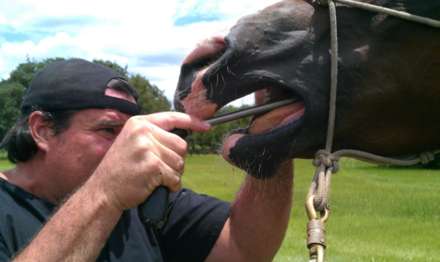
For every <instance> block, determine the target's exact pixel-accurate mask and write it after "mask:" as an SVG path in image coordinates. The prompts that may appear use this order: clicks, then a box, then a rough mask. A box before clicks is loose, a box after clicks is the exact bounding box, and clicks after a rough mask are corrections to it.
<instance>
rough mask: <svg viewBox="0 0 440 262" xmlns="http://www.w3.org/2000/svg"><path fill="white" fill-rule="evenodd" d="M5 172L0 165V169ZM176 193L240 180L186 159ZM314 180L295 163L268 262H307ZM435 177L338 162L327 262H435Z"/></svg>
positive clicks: (439, 252)
mask: <svg viewBox="0 0 440 262" xmlns="http://www.w3.org/2000/svg"><path fill="white" fill-rule="evenodd" d="M7 167H8V164H5V162H1V161H0V169H5V168H7ZM185 168H186V171H185V175H184V180H183V181H184V182H183V183H184V186H186V187H190V188H192V189H193V190H195V191H197V192H200V193H207V194H210V195H214V196H216V197H219V198H221V199H224V200H231V199H233V197H234V195H235V193H236V192H237V191H238V189H239V187H240V183H241V181H242V180H243V173H242V172H241V171H240V170H238V169H236V168H233V167H231V166H230V165H228V164H227V163H226V162H225V161H224V160H222V159H221V158H220V157H218V156H214V155H204V156H189V157H188V159H187V163H186V167H185ZM313 172H314V168H313V166H312V165H311V164H310V161H309V160H296V161H295V193H294V198H295V200H294V208H293V211H292V216H291V220H290V225H289V229H288V232H287V233H286V237H285V240H284V243H283V245H282V247H281V249H280V251H279V252H278V254H277V256H276V258H275V261H277V262H285V261H308V259H307V250H306V248H305V234H306V233H305V227H306V223H307V218H306V215H305V212H304V207H303V206H304V205H303V203H304V197H305V195H306V194H307V190H308V187H309V184H310V181H311V178H312V175H313ZM439 188H440V170H427V169H418V168H406V169H403V168H391V167H379V166H375V165H371V164H366V163H363V162H359V161H354V160H344V161H342V162H341V170H340V172H339V173H337V174H335V175H334V177H333V181H332V190H331V215H330V219H329V221H328V223H327V225H326V229H327V244H328V248H327V260H328V261H338V262H339V261H371V262H373V261H374V262H378V261H379V262H381V261H420V262H422V261H423V262H426V261H440V190H439Z"/></svg>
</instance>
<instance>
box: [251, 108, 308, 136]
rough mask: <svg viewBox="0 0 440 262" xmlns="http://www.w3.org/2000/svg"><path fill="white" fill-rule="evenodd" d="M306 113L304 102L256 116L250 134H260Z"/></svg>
mask: <svg viewBox="0 0 440 262" xmlns="http://www.w3.org/2000/svg"><path fill="white" fill-rule="evenodd" d="M303 114H304V104H303V103H302V102H298V103H294V104H290V105H287V106H283V107H281V108H278V109H275V110H272V111H270V112H269V113H266V114H264V115H262V116H259V117H257V118H255V119H254V120H253V121H252V123H251V124H250V126H249V128H248V132H249V133H250V134H260V133H263V132H266V131H270V130H272V129H275V128H278V127H281V126H283V125H285V124H288V123H290V122H292V121H295V120H297V119H298V118H300V117H301V116H302V115H303Z"/></svg>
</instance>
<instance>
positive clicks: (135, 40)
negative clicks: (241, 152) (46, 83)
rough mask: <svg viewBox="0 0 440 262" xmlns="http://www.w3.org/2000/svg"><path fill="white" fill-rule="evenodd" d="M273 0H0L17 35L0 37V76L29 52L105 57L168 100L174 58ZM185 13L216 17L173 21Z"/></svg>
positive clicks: (175, 71)
mask: <svg viewBox="0 0 440 262" xmlns="http://www.w3.org/2000/svg"><path fill="white" fill-rule="evenodd" d="M274 2H277V1H276V0H259V1H255V0H240V1H237V0H223V1H220V0H211V1H202V0H163V1H154V2H151V1H137V0H126V1H124V2H123V3H122V2H121V1H114V0H111V1H103V0H95V1H90V0H76V1H61V0H39V1H38V0H15V1H9V0H0V25H2V24H3V25H6V26H8V27H10V28H13V29H14V32H15V33H20V34H22V35H20V38H17V39H8V38H7V37H4V36H0V79H1V78H7V77H8V75H9V73H10V71H11V70H13V69H14V68H15V67H16V66H17V65H18V64H19V63H22V62H25V60H26V58H27V57H30V58H36V59H44V58H49V57H55V56H61V57H82V58H85V59H89V60H91V59H106V60H111V61H114V62H117V63H119V64H121V65H123V66H125V65H127V66H128V69H129V71H130V72H133V73H140V74H142V75H145V76H146V77H147V78H149V79H150V80H151V82H152V83H153V84H155V85H157V86H158V87H159V88H160V89H162V90H164V92H165V94H166V95H167V97H168V98H169V99H172V95H173V93H174V88H175V86H176V83H177V78H178V75H179V65H180V61H173V57H176V59H178V58H179V57H183V56H184V54H186V53H188V52H190V51H191V49H192V48H193V47H195V45H196V44H197V42H199V41H201V40H202V39H204V38H206V37H209V36H212V35H218V34H225V33H227V31H228V29H229V28H230V27H231V26H232V25H233V24H234V23H235V21H236V20H237V19H238V18H239V17H240V16H243V15H246V14H249V13H252V12H255V11H257V10H259V9H261V8H263V7H264V6H267V5H269V4H271V3H274ZM191 12H199V13H200V14H204V15H209V14H213V15H214V16H215V18H217V19H213V21H200V22H197V23H193V24H187V25H183V26H175V25H174V19H176V18H179V17H184V16H187V15H189V14H191ZM23 35H24V36H28V39H22V38H23V37H24V36H23ZM148 57H166V58H169V59H166V61H164V62H163V63H161V64H155V63H151V64H150V63H145V61H143V60H142V58H146V59H148Z"/></svg>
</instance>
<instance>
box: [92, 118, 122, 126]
mask: <svg viewBox="0 0 440 262" xmlns="http://www.w3.org/2000/svg"><path fill="white" fill-rule="evenodd" d="M124 123H125V122H124V121H121V120H109V119H103V120H98V121H96V123H95V124H96V125H98V126H110V127H120V126H123V125H124Z"/></svg>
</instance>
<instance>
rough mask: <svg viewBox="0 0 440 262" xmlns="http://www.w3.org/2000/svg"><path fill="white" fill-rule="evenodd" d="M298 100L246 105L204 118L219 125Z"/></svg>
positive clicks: (212, 123)
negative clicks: (229, 111) (243, 107)
mask: <svg viewBox="0 0 440 262" xmlns="http://www.w3.org/2000/svg"><path fill="white" fill-rule="evenodd" d="M296 101H298V100H297V99H285V100H281V101H277V102H273V103H269V104H265V105H259V106H253V107H248V108H245V109H243V110H239V111H235V112H231V113H225V114H221V115H218V116H214V117H213V118H210V119H208V120H206V122H207V123H209V124H210V125H219V124H223V123H226V122H230V121H234V120H237V119H240V118H245V117H248V116H252V115H257V114H262V113H266V112H268V111H271V110H273V109H275V108H278V107H282V106H285V105H288V104H292V103H295V102H296Z"/></svg>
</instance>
